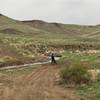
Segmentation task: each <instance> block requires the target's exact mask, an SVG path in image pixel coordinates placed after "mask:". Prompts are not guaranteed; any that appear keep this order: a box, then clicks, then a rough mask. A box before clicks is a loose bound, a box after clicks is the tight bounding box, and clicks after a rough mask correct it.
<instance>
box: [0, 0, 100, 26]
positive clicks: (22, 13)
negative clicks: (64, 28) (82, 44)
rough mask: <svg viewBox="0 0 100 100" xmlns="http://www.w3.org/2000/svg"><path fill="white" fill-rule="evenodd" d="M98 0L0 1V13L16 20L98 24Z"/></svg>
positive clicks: (99, 7) (99, 5)
mask: <svg viewBox="0 0 100 100" xmlns="http://www.w3.org/2000/svg"><path fill="white" fill-rule="evenodd" d="M99 9H100V1H99V0H1V1H0V13H3V14H5V15H7V16H9V17H12V18H14V19H18V20H28V19H41V20H46V21H51V22H54V21H57V22H62V23H73V24H99V23H100V11H99Z"/></svg>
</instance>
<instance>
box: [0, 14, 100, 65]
mask: <svg viewBox="0 0 100 100" xmlns="http://www.w3.org/2000/svg"><path fill="white" fill-rule="evenodd" d="M99 29H100V26H99V25H98V26H80V25H67V24H60V23H47V22H44V21H39V20H33V21H23V22H21V21H17V20H13V19H11V18H8V17H6V16H4V15H2V14H0V66H6V64H7V65H12V64H21V63H29V62H33V61H35V60H36V59H38V60H41V58H42V59H43V56H42V55H43V54H44V55H45V54H46V53H47V52H50V51H57V52H60V51H61V50H77V49H80V50H86V49H100V48H99V47H100V45H99V44H100V40H99V35H100V34H99ZM97 37H98V39H97ZM44 58H45V57H44ZM16 62H17V63H16Z"/></svg>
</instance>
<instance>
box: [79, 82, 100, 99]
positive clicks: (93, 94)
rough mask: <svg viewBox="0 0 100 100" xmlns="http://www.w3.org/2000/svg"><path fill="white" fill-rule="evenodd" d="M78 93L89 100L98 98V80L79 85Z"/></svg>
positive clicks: (99, 88) (99, 84)
mask: <svg viewBox="0 0 100 100" xmlns="http://www.w3.org/2000/svg"><path fill="white" fill-rule="evenodd" d="M78 90H79V94H80V95H82V96H85V97H88V98H90V100H100V81H98V82H95V83H91V84H89V85H85V86H83V87H79V88H78Z"/></svg>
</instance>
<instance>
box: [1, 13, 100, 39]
mask: <svg viewBox="0 0 100 100" xmlns="http://www.w3.org/2000/svg"><path fill="white" fill-rule="evenodd" d="M0 32H1V33H7V34H23V35H37V34H38V35H39V34H43V35H44V34H48V33H49V35H50V34H51V35H53V34H63V35H65V36H66V35H67V36H79V37H87V36H88V37H90V38H93V37H100V25H97V26H86V25H73V24H62V23H48V22H45V21H41V20H28V21H17V20H14V19H11V18H9V17H7V16H4V15H2V14H0Z"/></svg>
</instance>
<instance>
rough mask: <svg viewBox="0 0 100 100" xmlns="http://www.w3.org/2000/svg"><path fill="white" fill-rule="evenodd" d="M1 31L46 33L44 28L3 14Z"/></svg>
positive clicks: (0, 22) (9, 32) (10, 32)
mask: <svg viewBox="0 0 100 100" xmlns="http://www.w3.org/2000/svg"><path fill="white" fill-rule="evenodd" d="M0 32H1V33H8V34H23V35H24V34H27V35H29V34H30V35H31V34H40V33H45V32H44V31H42V30H39V29H36V28H34V27H31V26H29V25H26V24H24V23H22V22H20V21H17V20H13V19H11V18H9V17H6V16H4V15H2V14H0Z"/></svg>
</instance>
